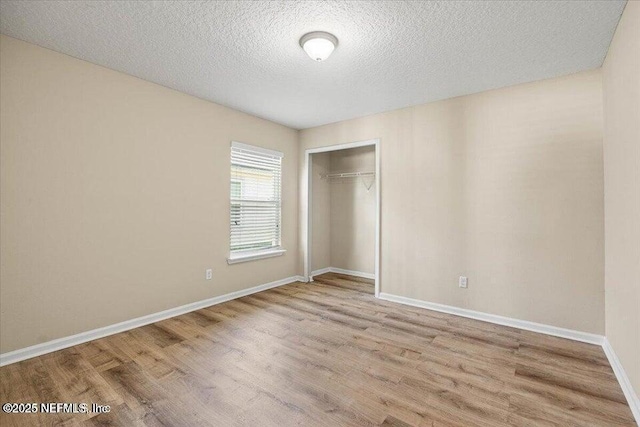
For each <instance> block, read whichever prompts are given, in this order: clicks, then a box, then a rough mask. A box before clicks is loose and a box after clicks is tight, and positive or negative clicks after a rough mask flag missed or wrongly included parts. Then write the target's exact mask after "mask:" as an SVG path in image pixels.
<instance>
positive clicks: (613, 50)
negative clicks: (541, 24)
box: [603, 1, 640, 394]
mask: <svg viewBox="0 0 640 427" xmlns="http://www.w3.org/2000/svg"><path fill="white" fill-rule="evenodd" d="M603 90H604V183H605V193H604V194H605V230H606V233H605V287H606V325H607V331H606V335H607V339H608V340H609V342H610V343H611V345H612V346H613V348H614V350H615V352H616V354H617V356H618V358H619V359H620V362H621V363H622V365H623V366H624V369H625V371H626V373H627V375H628V376H629V378H630V379H631V383H632V385H633V387H634V388H635V391H636V394H637V393H639V392H640V3H638V2H633V1H630V2H628V3H627V6H626V8H625V11H624V13H623V15H622V19H621V20H620V23H619V24H618V28H617V30H616V33H615V36H614V38H613V42H612V43H611V47H610V48H609V53H608V55H607V58H606V60H605V63H604V67H603Z"/></svg>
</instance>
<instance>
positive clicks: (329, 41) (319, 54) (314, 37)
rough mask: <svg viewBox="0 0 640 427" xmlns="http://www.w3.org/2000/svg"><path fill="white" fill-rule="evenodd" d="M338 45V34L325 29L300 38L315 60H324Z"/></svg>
mask: <svg viewBox="0 0 640 427" xmlns="http://www.w3.org/2000/svg"><path fill="white" fill-rule="evenodd" d="M337 45H338V39H337V38H336V36H334V35H333V34H330V33H326V32H324V31H314V32H312V33H307V34H305V35H304V36H302V38H301V39H300V46H302V49H304V51H305V52H307V55H309V58H311V59H313V60H314V61H318V62H320V61H324V60H325V59H327V58H328V57H329V55H331V53H332V52H333V50H334V49H335V48H336V46H337Z"/></svg>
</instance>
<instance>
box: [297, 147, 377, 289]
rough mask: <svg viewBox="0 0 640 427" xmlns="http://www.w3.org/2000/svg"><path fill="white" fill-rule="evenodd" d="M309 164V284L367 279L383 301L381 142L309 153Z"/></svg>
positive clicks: (306, 265) (306, 268)
mask: <svg viewBox="0 0 640 427" xmlns="http://www.w3.org/2000/svg"><path fill="white" fill-rule="evenodd" d="M305 166H306V174H307V176H306V178H307V179H306V188H307V197H306V201H305V207H306V227H305V229H306V230H305V231H306V233H305V245H303V246H304V248H305V253H304V273H305V278H306V280H307V281H309V282H311V281H314V276H320V275H325V274H329V273H333V274H343V275H348V276H355V277H357V278H363V279H364V280H363V281H362V282H363V283H366V282H367V281H368V280H367V279H371V280H372V281H373V286H372V287H371V293H373V294H375V296H376V297H378V295H379V293H380V140H378V139H373V140H368V141H360V142H354V143H349V144H340V145H331V146H326V147H319V148H312V149H308V150H306V151H305ZM323 277H331V275H330V274H329V276H323ZM368 283H371V281H368ZM364 289H368V288H367V287H366V286H364Z"/></svg>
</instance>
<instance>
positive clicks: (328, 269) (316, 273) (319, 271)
mask: <svg viewBox="0 0 640 427" xmlns="http://www.w3.org/2000/svg"><path fill="white" fill-rule="evenodd" d="M325 273H331V267H326V268H321V269H319V270H314V271H312V272H311V277H313V276H319V275H321V274H325Z"/></svg>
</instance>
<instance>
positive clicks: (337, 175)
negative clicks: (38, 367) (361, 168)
mask: <svg viewBox="0 0 640 427" xmlns="http://www.w3.org/2000/svg"><path fill="white" fill-rule="evenodd" d="M375 176H376V173H375V172H341V173H328V174H325V175H320V177H321V178H325V179H342V178H360V180H361V181H362V184H364V186H365V188H366V189H367V192H368V191H369V190H370V189H371V186H372V185H373V183H374V182H375V179H374V178H375ZM367 178H371V179H367Z"/></svg>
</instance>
